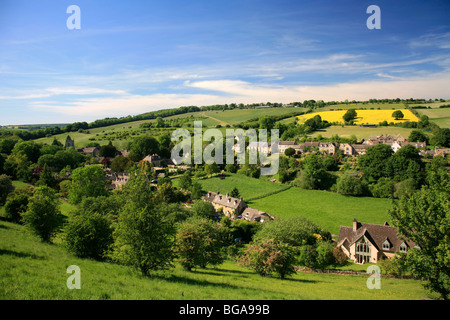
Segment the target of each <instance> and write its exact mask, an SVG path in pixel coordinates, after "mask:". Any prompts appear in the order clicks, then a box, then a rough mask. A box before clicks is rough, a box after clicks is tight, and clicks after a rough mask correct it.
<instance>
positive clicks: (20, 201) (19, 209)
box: [5, 194, 28, 223]
mask: <svg viewBox="0 0 450 320" xmlns="http://www.w3.org/2000/svg"><path fill="white" fill-rule="evenodd" d="M27 206H28V197H27V196H26V195H23V194H19V195H17V196H16V197H14V198H13V199H11V200H8V201H7V202H6V204H5V218H6V219H8V220H9V221H12V222H15V223H20V222H21V220H22V213H24V212H25V211H27Z"/></svg>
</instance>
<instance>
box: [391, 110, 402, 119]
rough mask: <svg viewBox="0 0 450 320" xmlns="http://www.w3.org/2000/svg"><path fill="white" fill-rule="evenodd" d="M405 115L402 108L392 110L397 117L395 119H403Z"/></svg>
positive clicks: (393, 115)
mask: <svg viewBox="0 0 450 320" xmlns="http://www.w3.org/2000/svg"><path fill="white" fill-rule="evenodd" d="M404 116H405V115H404V114H403V112H402V111H401V110H396V111H394V112H392V117H394V118H395V120H400V119H403V117H404Z"/></svg>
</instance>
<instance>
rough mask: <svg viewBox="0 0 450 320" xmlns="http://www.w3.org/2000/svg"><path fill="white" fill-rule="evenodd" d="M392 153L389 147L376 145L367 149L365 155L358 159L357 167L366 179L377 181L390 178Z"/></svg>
mask: <svg viewBox="0 0 450 320" xmlns="http://www.w3.org/2000/svg"><path fill="white" fill-rule="evenodd" d="M393 153H394V151H393V150H392V148H391V147H390V146H389V145H386V144H377V145H376V146H372V147H370V148H367V150H366V153H365V154H363V155H362V156H360V157H359V160H358V166H359V167H360V168H361V169H362V171H363V173H364V176H365V177H366V178H368V179H373V180H378V179H379V178H381V177H391V175H392V172H391V163H390V162H391V160H390V159H391V157H392V155H393Z"/></svg>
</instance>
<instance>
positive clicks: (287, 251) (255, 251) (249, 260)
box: [241, 239, 295, 279]
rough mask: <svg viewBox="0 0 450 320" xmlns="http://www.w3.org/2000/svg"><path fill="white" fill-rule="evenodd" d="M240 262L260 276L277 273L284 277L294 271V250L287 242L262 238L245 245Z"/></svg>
mask: <svg viewBox="0 0 450 320" xmlns="http://www.w3.org/2000/svg"><path fill="white" fill-rule="evenodd" d="M241 263H242V264H243V265H245V266H247V267H249V268H251V269H253V270H255V271H256V272H257V273H258V274H259V275H261V276H266V275H270V274H272V273H277V274H278V275H279V277H280V278H281V279H284V278H285V277H286V276H289V275H291V274H294V273H295V269H294V263H295V250H294V248H293V247H292V246H290V245H288V244H285V243H280V242H278V243H277V242H275V240H273V239H262V240H260V241H257V242H254V243H252V244H250V245H249V246H248V247H247V250H245V252H244V254H243V255H242V257H241Z"/></svg>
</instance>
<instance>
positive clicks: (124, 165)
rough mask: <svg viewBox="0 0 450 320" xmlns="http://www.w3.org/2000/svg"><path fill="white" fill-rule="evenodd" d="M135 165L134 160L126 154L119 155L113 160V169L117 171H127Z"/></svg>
mask: <svg viewBox="0 0 450 320" xmlns="http://www.w3.org/2000/svg"><path fill="white" fill-rule="evenodd" d="M133 165H134V162H133V161H132V160H131V159H130V158H128V157H124V156H117V157H115V158H114V160H113V161H112V162H111V165H110V167H111V169H112V170H113V171H115V172H126V171H128V170H130V168H131V167H132V166H133Z"/></svg>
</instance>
